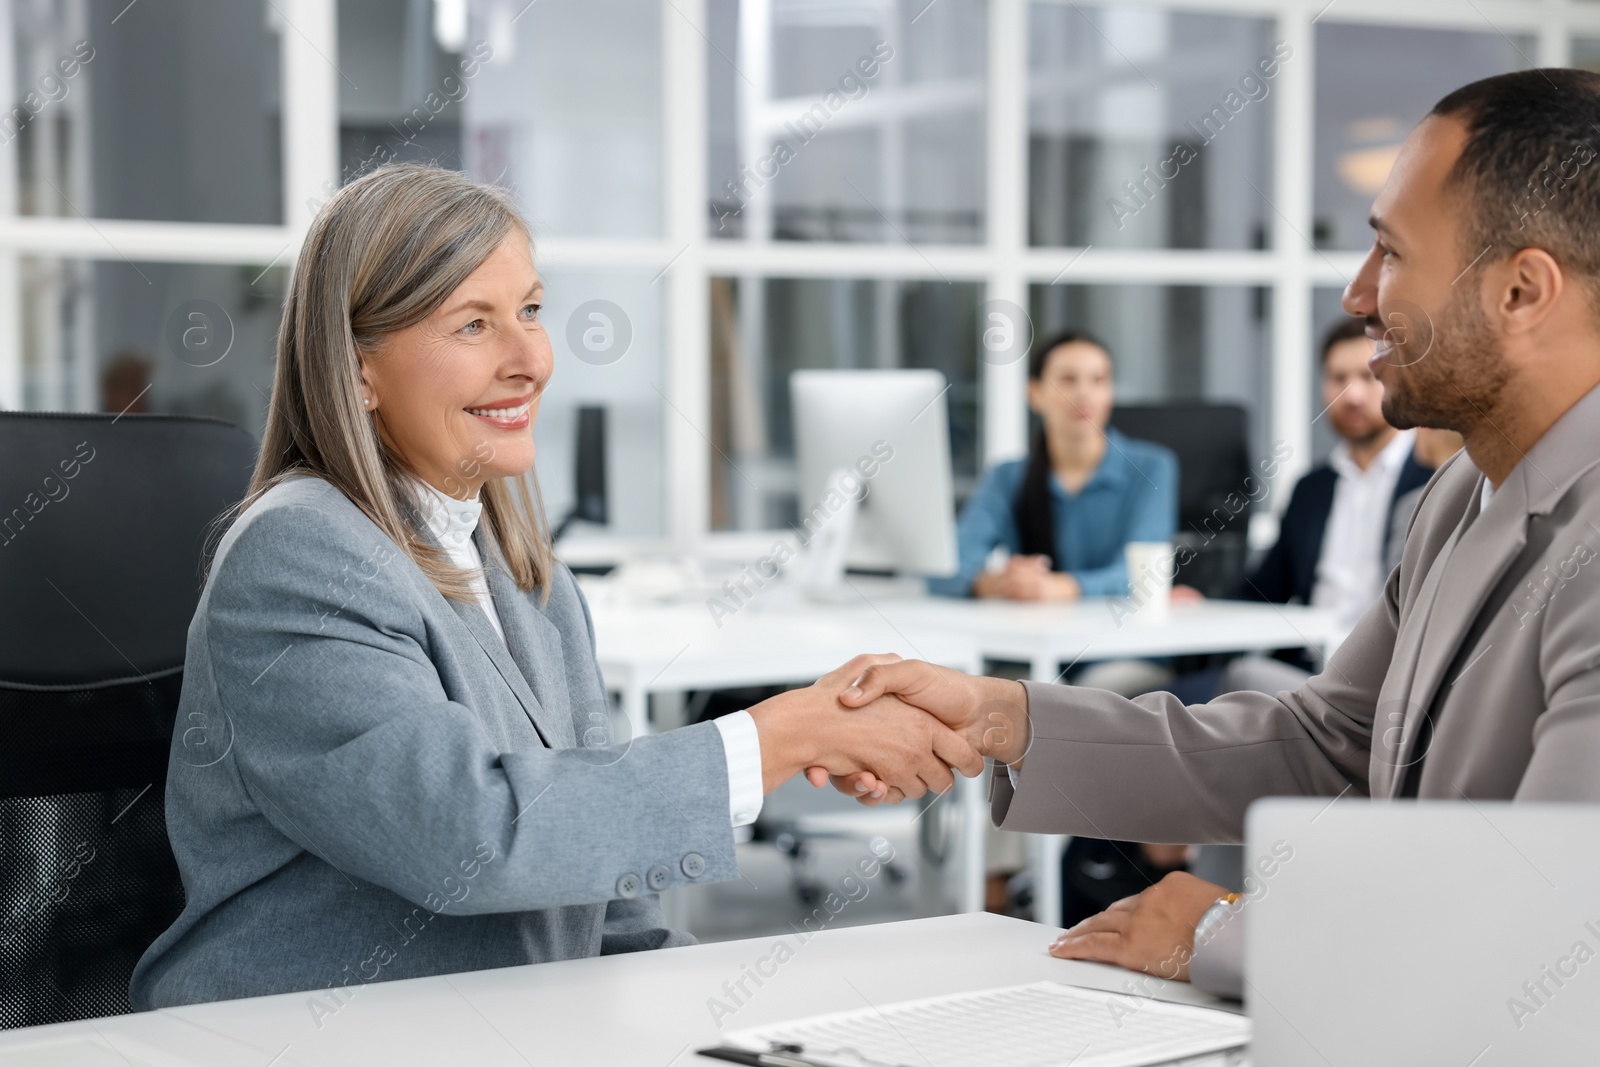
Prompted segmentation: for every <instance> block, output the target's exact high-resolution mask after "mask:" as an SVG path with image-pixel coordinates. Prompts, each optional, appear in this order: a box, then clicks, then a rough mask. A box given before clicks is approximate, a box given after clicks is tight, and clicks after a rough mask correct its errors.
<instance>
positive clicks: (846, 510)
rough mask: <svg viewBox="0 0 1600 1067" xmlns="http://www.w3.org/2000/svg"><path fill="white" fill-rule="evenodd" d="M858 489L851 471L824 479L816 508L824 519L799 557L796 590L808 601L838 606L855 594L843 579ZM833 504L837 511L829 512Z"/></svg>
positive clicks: (840, 470) (859, 480) (854, 473)
mask: <svg viewBox="0 0 1600 1067" xmlns="http://www.w3.org/2000/svg"><path fill="white" fill-rule="evenodd" d="M846 486H849V487H850V488H846ZM861 489H862V484H861V478H860V476H859V475H858V474H857V473H856V472H855V471H853V470H848V469H844V468H840V469H837V470H835V471H834V472H833V473H832V474H830V475H828V488H827V491H826V492H825V493H824V494H823V497H822V502H821V503H820V504H819V506H818V508H817V510H819V511H826V513H827V517H826V518H825V519H824V520H823V522H822V524H821V525H820V526H819V527H818V528H817V530H816V531H815V532H814V533H812V535H811V540H809V541H807V542H806V544H805V548H804V549H803V550H802V551H801V554H800V568H799V570H800V574H799V577H800V588H801V590H802V591H803V592H804V593H805V596H806V599H808V600H817V601H821V602H823V603H826V604H838V603H842V602H845V601H849V600H853V599H855V596H856V594H855V591H854V590H852V589H851V588H850V587H849V586H848V585H846V584H845V577H844V575H845V566H846V562H845V561H846V558H847V557H848V555H849V553H850V537H851V534H853V533H854V532H855V525H856V514H857V513H858V511H859V510H860V508H861V501H860V498H858V497H857V496H856V493H858V492H860V491H861ZM836 501H837V502H839V503H838V507H837V510H831V509H830V506H831V505H832V504H834V503H835V502H836Z"/></svg>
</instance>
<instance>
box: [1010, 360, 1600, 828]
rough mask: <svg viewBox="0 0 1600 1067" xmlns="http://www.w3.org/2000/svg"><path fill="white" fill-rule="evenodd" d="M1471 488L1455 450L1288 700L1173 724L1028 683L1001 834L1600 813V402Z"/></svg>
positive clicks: (1590, 399)
mask: <svg viewBox="0 0 1600 1067" xmlns="http://www.w3.org/2000/svg"><path fill="white" fill-rule="evenodd" d="M1483 485H1484V478H1483V475H1482V474H1481V473H1480V472H1479V471H1478V470H1477V469H1476V468H1475V467H1473V466H1472V463H1471V461H1470V460H1469V459H1468V458H1467V456H1466V455H1465V454H1464V453H1462V454H1458V455H1457V456H1456V457H1455V458H1454V459H1452V460H1451V461H1450V462H1448V463H1446V464H1445V465H1444V466H1443V467H1442V468H1440V470H1439V472H1438V473H1437V474H1436V475H1435V476H1434V478H1433V480H1432V481H1430V482H1429V483H1428V486H1427V488H1426V490H1425V491H1424V494H1423V498H1422V501H1421V503H1420V504H1419V505H1418V508H1417V512H1416V516H1415V518H1414V519H1413V520H1412V524H1411V529H1410V531H1409V533H1408V535H1407V537H1406V546H1405V554H1404V556H1403V557H1402V559H1401V562H1400V565H1399V567H1397V568H1396V569H1395V570H1394V572H1393V573H1392V574H1390V576H1389V580H1388V582H1387V584H1386V585H1385V587H1384V595H1383V599H1382V600H1380V601H1379V602H1378V603H1377V604H1376V605H1374V606H1373V608H1372V610H1371V611H1370V612H1368V613H1367V615H1366V617H1365V618H1363V619H1362V620H1361V622H1360V623H1359V624H1358V625H1357V627H1356V629H1355V631H1354V632H1353V633H1351V635H1350V637H1349V638H1348V639H1347V640H1346V641H1345V642H1344V644H1342V645H1340V646H1339V649H1338V651H1337V652H1336V653H1335V654H1334V655H1333V656H1332V657H1331V658H1330V660H1329V663H1328V666H1327V668H1326V669H1325V670H1324V671H1323V672H1322V673H1321V674H1319V675H1317V676H1316V677H1314V678H1312V679H1311V680H1310V681H1308V682H1307V683H1306V684H1305V685H1303V686H1302V687H1301V688H1300V689H1298V690H1296V691H1294V692H1282V693H1279V694H1277V695H1276V696H1271V695H1268V694H1265V693H1230V694H1227V695H1226V696H1222V697H1219V698H1217V699H1216V700H1213V701H1212V702H1211V703H1209V704H1203V705H1195V706H1191V707H1186V706H1184V705H1183V704H1182V703H1181V702H1179V701H1178V700H1177V699H1176V698H1175V697H1173V696H1171V695H1170V694H1165V693H1156V694H1150V695H1147V696H1142V697H1139V698H1137V699H1134V700H1128V699H1124V698H1122V697H1118V696H1116V695H1114V694H1111V693H1106V692H1101V691H1098V690H1092V689H1080V688H1074V687H1071V686H1063V685H1042V684H1033V683H1027V691H1028V700H1029V711H1030V716H1031V719H1032V724H1033V741H1032V746H1031V747H1030V749H1029V750H1028V755H1027V758H1026V760H1025V761H1024V763H1023V766H1022V769H1021V774H1020V777H1019V781H1018V784H1017V786H1016V788H1015V789H1013V788H1012V785H1011V782H1010V781H1009V780H1008V776H1006V775H1004V774H1001V775H996V776H995V785H994V791H993V794H992V803H993V815H994V819H995V822H996V824H997V825H999V826H1000V827H1002V828H1003V829H1007V830H1026V831H1036V832H1051V833H1070V834H1085V835H1093V836H1095V837H1102V838H1112V839H1127V840H1135V841H1152V842H1156V841H1159V842H1173V843H1201V842H1235V841H1239V840H1240V839H1241V837H1242V834H1243V827H1244V815H1245V809H1246V807H1247V806H1248V805H1249V804H1250V802H1251V801H1252V800H1255V799H1256V798H1258V797H1265V796H1280V795H1325V796H1329V797H1332V796H1336V795H1338V794H1340V793H1341V792H1345V791H1348V792H1349V793H1350V794H1351V795H1368V796H1372V797H1397V796H1402V795H1407V794H1408V793H1414V794H1415V795H1418V796H1421V797H1431V798H1443V799H1460V798H1462V797H1467V798H1471V799H1474V800H1477V799H1491V800H1507V799H1516V800H1581V801H1595V800H1600V388H1597V389H1595V390H1593V391H1591V392H1589V393H1588V394H1586V395H1585V396H1584V397H1583V398H1582V399H1580V400H1579V401H1578V402H1577V404H1575V405H1574V406H1573V407H1572V408H1571V409H1570V410H1569V411H1568V412H1567V413H1566V414H1565V415H1563V416H1562V417H1561V418H1560V419H1559V420H1558V421H1557V422H1556V424H1555V425H1554V426H1553V427H1551V428H1550V430H1549V431H1548V432H1547V433H1546V434H1545V435H1544V437H1543V438H1541V439H1540V440H1539V442H1538V443H1537V444H1536V445H1535V446H1534V447H1533V448H1532V449H1531V450H1530V451H1529V452H1528V454H1527V455H1526V457H1524V458H1523V459H1522V460H1521V462H1519V463H1518V464H1517V466H1516V468H1515V469H1513V471H1512V472H1511V475H1510V477H1509V478H1507V480H1506V482H1505V484H1504V485H1502V486H1501V487H1500V489H1499V490H1498V491H1496V492H1495V493H1494V495H1493V497H1492V498H1491V499H1490V500H1489V502H1488V505H1487V506H1486V507H1482V508H1481V513H1480V500H1481V493H1482V489H1483ZM1091 653H1092V650H1091ZM1425 719H1429V720H1431V722H1432V724H1433V729H1432V730H1431V731H1430V730H1429V729H1428V724H1427V723H1426V722H1425V721H1424V720H1425ZM1408 775H1415V776H1416V779H1415V786H1414V787H1413V788H1412V789H1410V790H1408V789H1407V788H1406V779H1407V776H1408Z"/></svg>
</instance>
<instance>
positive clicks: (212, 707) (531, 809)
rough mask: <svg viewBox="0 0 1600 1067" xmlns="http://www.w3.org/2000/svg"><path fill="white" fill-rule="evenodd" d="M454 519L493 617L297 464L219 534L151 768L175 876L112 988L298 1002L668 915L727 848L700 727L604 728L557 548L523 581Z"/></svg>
mask: <svg viewBox="0 0 1600 1067" xmlns="http://www.w3.org/2000/svg"><path fill="white" fill-rule="evenodd" d="M406 503H407V506H409V502H406ZM413 517H414V518H415V516H413ZM416 522H417V525H418V528H419V529H422V530H424V531H426V526H425V525H423V524H422V523H421V520H420V519H416ZM473 536H474V538H475V540H476V543H477V546H478V552H479V555H480V556H481V557H482V558H483V559H484V560H485V561H487V562H486V564H485V569H486V571H487V578H488V584H489V589H490V592H491V595H492V596H493V597H494V602H495V607H496V609H497V611H498V613H499V616H500V620H501V624H502V626H503V627H504V629H505V635H506V642H505V643H504V644H502V642H501V641H500V639H499V637H498V635H496V633H495V631H494V629H493V627H492V626H491V624H490V622H489V618H488V616H487V615H486V614H485V613H484V611H483V609H482V608H480V607H479V606H478V605H476V604H464V603H460V602H457V601H452V600H446V599H445V598H444V597H443V596H441V595H440V594H439V592H438V591H437V590H436V589H435V588H434V586H433V585H432V584H431V583H430V582H429V581H428V580H427V578H426V577H425V576H424V575H423V574H422V572H421V571H420V570H419V569H418V568H417V567H416V566H415V565H414V564H413V563H412V562H411V561H410V559H409V558H408V557H407V556H406V555H405V554H404V553H403V552H401V551H400V550H399V548H398V546H396V545H395V544H394V542H393V541H391V540H390V539H389V538H388V537H386V536H384V535H383V534H382V533H381V532H380V531H379V530H378V528H377V527H376V526H375V525H374V524H373V523H372V522H371V521H370V520H368V519H367V518H366V516H365V515H364V514H362V512H361V511H360V510H359V509H358V508H357V507H356V506H355V505H354V504H353V503H351V502H350V500H349V499H348V498H346V497H345V496H344V494H343V493H341V492H340V491H339V490H337V489H335V488H334V487H333V486H331V485H330V484H328V483H327V482H325V481H323V480H321V479H318V478H314V477H297V478H293V479H290V480H288V481H286V482H284V483H283V484H281V485H279V486H277V487H275V488H274V489H272V490H271V491H270V492H268V493H267V494H265V495H264V496H263V497H262V499H261V500H260V501H259V502H257V503H256V505H255V506H253V507H252V508H250V509H249V511H247V512H246V513H245V514H244V515H243V516H242V517H241V518H240V519H239V520H238V521H237V522H235V523H234V525H233V527H232V528H231V529H230V530H229V531H228V533H227V534H226V536H225V537H224V538H223V539H222V541H221V544H220V545H219V547H218V551H217V555H216V559H215V562H214V564H213V566H212V570H211V574H210V577H209V579H208V580H207V582H206V586H205V590H204V592H203V593H202V595H201V598H200V605H199V608H198V610H197V611H196V612H195V617H194V621H193V622H192V623H191V624H190V627H189V643H188V650H187V659H186V665H185V672H184V681H183V695H182V699H181V702H180V704H179V708H178V723H177V728H176V730H175V733H174V738H173V746H172V757H171V761H170V765H169V766H170V775H169V778H168V781H167V796H166V805H167V827H168V831H169V833H170V835H171V839H172V847H173V851H174V853H176V855H177V860H178V867H179V870H180V871H181V872H182V875H183V884H184V889H185V892H186V895H187V903H186V905H185V907H184V910H183V913H182V914H181V915H180V916H179V918H178V920H177V922H176V923H174V924H173V926H172V928H171V929H169V930H167V931H166V933H164V934H162V935H161V937H160V938H159V939H157V941H156V942H155V944H154V945H152V946H151V947H150V949H149V950H148V951H147V952H146V953H145V954H144V958H143V959H141V960H140V961H139V965H138V967H137V968H136V969H135V971H134V974H133V981H132V988H131V995H132V1000H133V1005H134V1007H135V1008H137V1009H149V1008H155V1007H162V1006H167V1005H175V1004H185V1003H193V1002H196V1001H208V1000H220V999H227V998H234V997H245V996H255V995H259V994H266V993H278V992H285V991H290V990H311V991H318V992H317V993H316V994H315V995H311V996H308V1006H309V1007H310V1010H311V1011H312V1012H313V1014H314V1015H318V1017H319V1021H320V1020H321V1018H322V1017H324V1016H325V1015H327V1014H332V1013H333V1012H336V1011H337V1010H338V1008H339V1006H340V1005H341V1004H342V1003H343V1002H344V1001H345V1000H347V999H348V998H349V997H350V996H351V995H354V991H355V990H357V989H359V987H360V986H361V985H363V984H365V983H367V982H372V981H388V980H392V979H396V978H412V977H417V976H420V975H431V974H439V973H445V972H452V971H464V970H474V969H479V968H486V967H504V966H510V965H514V964H524V963H539V962H543V961H545V960H559V959H568V958H572V957H580V956H593V955H600V954H609V953H614V952H626V951H633V950H636V949H646V948H658V947H662V946H666V945H681V944H686V943H690V942H691V941H692V939H691V938H690V937H689V936H688V935H686V934H682V933H677V932H674V931H671V930H667V929H665V928H664V927H663V923H662V916H661V909H660V905H659V900H658V897H657V896H656V893H658V892H659V891H660V890H662V889H666V888H668V887H671V886H678V885H683V884H686V883H688V882H706V881H712V880H718V879H726V878H731V877H733V876H734V875H736V874H737V869H736V867H735V865H734V858H733V832H732V828H731V825H730V820H729V817H728V781H727V767H726V763H725V759H724V756H723V750H722V740H721V737H720V735H719V734H718V732H717V729H716V727H715V726H714V725H713V724H710V723H706V724H702V725H699V726H691V727H687V728H685V729H681V730H675V731H672V732H671V733H667V734H661V735H657V736H650V737H639V738H633V739H631V743H630V739H628V738H620V739H616V740H615V743H613V738H612V737H611V736H610V728H609V724H610V716H609V713H608V710H609V705H608V703H607V699H606V695H605V692H604V689H603V687H602V684H601V679H600V675H599V671H598V668H597V667H596V664H595V659H594V631H593V627H592V624H591V622H590V619H589V613H588V608H587V605H586V604H585V603H584V600H583V596H582V594H581V593H580V592H579V590H578V587H577V584H576V582H574V581H573V578H572V575H571V573H570V572H569V571H567V570H566V569H565V568H564V567H559V566H558V567H557V569H556V571H555V574H554V576H553V580H552V589H551V596H550V600H549V603H548V604H542V603H541V598H540V594H538V593H532V594H529V593H523V592H521V591H520V590H518V589H517V588H516V586H515V584H514V583H513V581H512V579H511V578H510V577H509V575H508V574H507V572H506V570H505V568H504V561H503V557H502V556H500V555H499V552H498V547H497V546H496V545H495V544H494V542H493V540H492V538H486V537H485V533H484V530H483V528H482V527H481V526H480V528H479V529H478V531H477V532H476V533H475V534H474V535H473ZM507 645H509V654H508V652H507Z"/></svg>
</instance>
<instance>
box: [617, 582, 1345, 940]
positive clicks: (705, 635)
mask: <svg viewBox="0 0 1600 1067" xmlns="http://www.w3.org/2000/svg"><path fill="white" fill-rule="evenodd" d="M585 588H586V590H588V591H589V592H590V598H591V606H592V611H593V614H594V620H595V634H596V643H597V645H598V646H599V660H600V669H601V673H602V675H603V676H604V678H605V680H606V685H607V686H608V687H609V688H611V689H612V690H613V691H614V692H617V693H619V694H620V695H621V698H622V704H623V709H624V711H625V712H626V713H627V715H628V717H629V720H630V722H631V723H632V724H633V728H634V729H636V730H641V731H642V730H646V729H649V728H650V727H649V725H648V723H647V720H646V714H645V708H646V706H647V703H648V697H649V694H650V693H653V692H654V693H669V692H682V691H685V690H689V689H710V688H722V687H732V686H742V685H760V684H772V683H780V682H792V681H811V680H814V679H815V678H817V677H818V676H820V675H822V674H825V673H826V672H827V671H829V670H831V669H833V668H834V667H837V666H839V665H840V664H841V663H844V662H845V661H846V660H848V659H850V658H851V657H852V656H854V655H856V654H858V653H861V652H895V653H898V654H900V655H903V656H908V657H916V658H918V659H926V660H929V661H931V662H935V663H942V664H944V665H946V666H951V667H956V668H959V669H961V670H965V671H968V672H975V671H980V670H982V668H983V661H985V660H1019V661H1022V662H1025V663H1027V664H1028V665H1029V666H1028V669H1029V677H1030V678H1032V679H1033V680H1034V681H1038V682H1054V681H1058V680H1059V678H1060V675H1061V671H1062V667H1063V666H1064V665H1071V664H1075V663H1089V662H1093V661H1096V660H1110V659H1124V658H1141V657H1157V656H1177V655H1189V654H1197V653H1209V652H1257V651H1264V650H1268V649H1276V648H1296V647H1301V646H1305V647H1309V648H1312V649H1315V650H1317V651H1319V652H1326V650H1327V648H1328V646H1329V643H1330V642H1332V641H1333V640H1335V639H1336V637H1337V624H1336V623H1335V621H1334V619H1333V617H1332V616H1331V615H1329V614H1328V613H1327V612H1325V611H1320V610H1318V609H1314V608H1307V607H1300V606H1296V605H1278V604H1261V603H1248V602H1243V601H1228V600H1212V601H1205V602H1202V603H1198V604H1180V605H1175V606H1173V607H1172V608H1171V609H1170V610H1169V611H1167V612H1166V613H1159V612H1157V611H1155V610H1152V609H1150V608H1144V609H1141V610H1130V607H1129V604H1128V602H1126V601H1122V602H1118V601H1112V600H1106V599H1098V598H1097V599H1088V600H1083V601H1079V602H1077V603H1073V604H1041V603H1019V602H1015V601H1002V600H958V599H954V598H949V597H934V596H928V595H926V594H922V593H918V592H912V591H909V590H910V588H911V587H908V586H907V585H905V584H904V583H888V582H874V581H872V580H870V579H851V580H850V594H851V595H852V596H853V599H849V600H845V601H843V602H841V603H839V604H816V603H811V602H807V601H804V600H802V599H800V598H799V597H798V596H797V595H796V594H795V591H794V590H793V589H792V588H785V587H782V586H771V587H769V588H767V589H765V590H762V591H760V592H758V593H757V594H756V595H755V596H754V597H753V598H752V599H751V600H750V602H749V604H748V605H746V606H744V607H742V608H740V609H739V610H738V611H737V612H736V613H735V614H733V615H731V616H727V617H724V618H721V619H720V620H716V619H713V617H712V614H711V612H710V611H709V610H708V608H707V607H706V604H705V602H704V600H703V599H701V600H694V601H688V602H684V603H672V604H652V605H648V606H640V605H637V604H631V603H627V602H626V601H624V600H622V599H621V598H620V596H608V595H607V594H608V593H609V592H611V591H610V590H607V588H606V587H605V586H604V585H603V584H599V583H586V585H585ZM597 594H598V595H597ZM719 621H720V625H718V622H719ZM958 781H959V782H961V783H962V784H961V786H960V790H959V798H958V799H959V803H960V805H961V809H962V824H963V826H964V827H969V828H974V829H976V828H979V827H982V826H983V825H984V820H986V819H987V817H988V815H987V811H986V810H985V808H986V804H985V798H984V797H983V795H982V791H981V788H980V786H979V782H980V781H981V779H974V780H972V781H967V780H965V779H958ZM1066 841H1067V838H1065V837H1062V836H1057V835H1035V836H1034V840H1033V841H1032V842H1031V858H1030V862H1029V866H1030V867H1031V868H1032V870H1033V876H1034V902H1035V903H1034V909H1035V910H1034V914H1035V915H1036V916H1039V917H1041V918H1049V919H1051V920H1054V919H1055V918H1056V917H1058V916H1059V915H1060V914H1061V852H1062V849H1063V848H1065V846H1066ZM962 852H963V861H962V864H963V866H962V883H961V886H962V888H961V893H960V897H961V900H960V907H961V910H963V911H977V910H980V909H981V908H982V906H983V874H984V871H983V835H982V833H981V832H966V833H964V834H963V838H962Z"/></svg>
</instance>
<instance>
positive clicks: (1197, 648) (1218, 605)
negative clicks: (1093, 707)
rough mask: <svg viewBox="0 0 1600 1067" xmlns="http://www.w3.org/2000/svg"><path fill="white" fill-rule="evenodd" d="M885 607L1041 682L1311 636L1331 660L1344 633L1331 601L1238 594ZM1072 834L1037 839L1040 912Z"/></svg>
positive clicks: (1045, 913) (1050, 912)
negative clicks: (1070, 671)
mask: <svg viewBox="0 0 1600 1067" xmlns="http://www.w3.org/2000/svg"><path fill="white" fill-rule="evenodd" d="M880 607H881V609H882V611H883V613H884V614H885V615H886V616H887V617H888V618H889V619H890V620H892V621H895V622H897V623H904V624H905V625H907V626H911V625H916V626H919V627H926V628H929V629H932V630H934V631H945V632H950V633H965V634H966V635H967V636H968V638H969V639H970V640H971V641H972V642H973V648H974V650H975V651H976V652H977V653H978V654H979V655H980V656H981V657H982V658H984V659H998V660H1020V661H1022V662H1025V663H1027V664H1028V676H1029V677H1030V678H1031V679H1032V680H1033V681H1035V682H1056V681H1059V680H1060V678H1061V674H1062V673H1063V672H1062V668H1063V666H1070V665H1073V664H1077V663H1092V662H1094V661H1096V660H1109V659H1125V658H1144V657H1156V656H1183V655H1193V654H1198V653H1209V652H1262V651H1267V650H1270V649H1277V648H1298V647H1301V646H1305V647H1309V648H1312V649H1315V650H1317V651H1318V653H1319V654H1321V655H1322V657H1323V659H1324V661H1325V660H1326V658H1327V653H1328V651H1329V649H1330V646H1331V643H1332V642H1333V641H1335V640H1337V639H1338V624H1337V623H1336V622H1335V620H1334V618H1333V616H1332V615H1330V614H1329V613H1328V612H1326V611H1322V610H1320V609H1316V608H1308V607H1301V606H1298V605H1294V604H1284V605H1279V604H1261V603H1252V602H1247V601H1237V600H1208V601H1203V602H1201V603H1197V604H1178V605H1174V606H1173V607H1172V608H1171V609H1170V610H1169V611H1168V612H1167V613H1165V614H1158V613H1156V612H1152V611H1148V610H1144V611H1135V612H1131V613H1129V612H1127V611H1124V610H1121V607H1120V606H1119V605H1117V604H1116V602H1114V601H1110V600H1105V599H1088V600H1082V601H1078V602H1077V603H1073V604H1030V603H1020V602H1016V601H1004V600H967V601H962V600H954V599H947V598H940V597H927V598H923V600H922V601H921V602H915V603H913V602H905V603H901V602H897V601H894V600H885V601H883V602H882V604H881V605H880ZM1067 841H1068V838H1066V837H1063V836H1059V835H1055V834H1037V835H1034V838H1033V841H1032V842H1031V853H1032V856H1031V859H1030V861H1029V867H1030V868H1031V869H1032V871H1033V887H1034V888H1033V893H1034V898H1033V899H1034V912H1033V913H1034V915H1035V916H1037V917H1039V918H1041V919H1048V920H1049V921H1051V922H1055V921H1056V920H1057V919H1058V918H1059V917H1060V915H1061V852H1062V850H1063V849H1064V848H1065V847H1066V843H1067Z"/></svg>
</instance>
